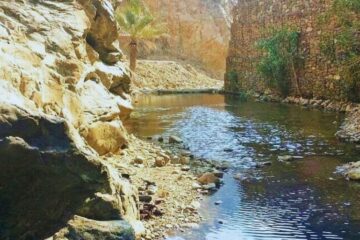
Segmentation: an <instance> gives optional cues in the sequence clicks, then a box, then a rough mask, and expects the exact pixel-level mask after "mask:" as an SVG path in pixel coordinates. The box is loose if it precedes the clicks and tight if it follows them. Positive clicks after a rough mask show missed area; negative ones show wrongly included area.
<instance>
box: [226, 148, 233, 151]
mask: <svg viewBox="0 0 360 240" xmlns="http://www.w3.org/2000/svg"><path fill="white" fill-rule="evenodd" d="M233 151H234V149H231V148H224V152H233Z"/></svg>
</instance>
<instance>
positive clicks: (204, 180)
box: [197, 172, 220, 185]
mask: <svg viewBox="0 0 360 240" xmlns="http://www.w3.org/2000/svg"><path fill="white" fill-rule="evenodd" d="M197 180H198V182H199V183H200V184H202V185H207V184H211V183H214V184H218V183H220V179H219V178H218V177H216V176H215V174H214V173H210V172H208V173H204V174H203V175H201V176H200V177H199V178H198V179H197Z"/></svg>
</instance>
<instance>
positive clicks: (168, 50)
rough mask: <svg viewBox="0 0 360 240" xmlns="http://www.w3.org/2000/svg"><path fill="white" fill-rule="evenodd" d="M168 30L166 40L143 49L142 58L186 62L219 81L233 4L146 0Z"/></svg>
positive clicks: (227, 1)
mask: <svg viewBox="0 0 360 240" xmlns="http://www.w3.org/2000/svg"><path fill="white" fill-rule="evenodd" d="M144 2H145V3H146V4H147V5H148V7H149V9H150V10H151V12H152V13H153V14H154V15H155V16H157V17H159V18H160V20H161V21H164V22H165V23H166V24H167V26H168V35H169V36H168V37H165V38H161V39H159V40H157V41H156V42H155V43H153V44H152V45H149V44H148V45H147V47H145V46H144V48H143V49H142V50H141V51H140V53H141V54H142V55H141V56H142V57H145V58H150V59H151V58H157V59H159V58H164V57H165V58H167V59H169V60H174V59H176V58H180V59H186V60H187V61H192V62H193V63H195V64H196V63H197V64H199V66H200V67H203V68H204V69H206V70H207V71H208V72H209V73H212V74H213V75H214V76H215V77H217V78H219V79H222V78H223V74H224V71H225V59H226V56H227V49H228V43H229V40H230V25H231V21H232V17H231V9H232V6H233V4H234V0H220V1H219V0H184V1H173V0H145V1H144Z"/></svg>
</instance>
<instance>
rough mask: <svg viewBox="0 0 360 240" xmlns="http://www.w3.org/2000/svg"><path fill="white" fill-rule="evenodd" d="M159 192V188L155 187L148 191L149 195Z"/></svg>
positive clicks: (152, 186)
mask: <svg viewBox="0 0 360 240" xmlns="http://www.w3.org/2000/svg"><path fill="white" fill-rule="evenodd" d="M157 191H158V188H157V186H155V185H150V186H149V187H148V189H147V193H148V194H149V195H154V194H155V193H156V192H157Z"/></svg>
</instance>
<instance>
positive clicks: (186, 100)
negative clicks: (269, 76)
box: [126, 94, 360, 240]
mask: <svg viewBox="0 0 360 240" xmlns="http://www.w3.org/2000/svg"><path fill="white" fill-rule="evenodd" d="M343 118H344V115H343V114H339V113H333V112H324V111H320V110H314V109H307V108H303V107H300V106H294V105H285V104H280V103H260V102H255V101H241V100H240V99H239V98H237V97H236V96H224V95H216V94H214V95H211V94H191V95H162V96H156V95H144V96H139V97H138V102H137V103H136V111H135V112H134V113H133V115H132V118H131V119H130V120H129V121H128V122H127V123H126V127H127V128H128V130H129V131H130V132H131V133H134V134H135V135H137V136H139V137H141V138H146V137H148V136H154V135H159V134H161V135H178V136H179V137H181V138H182V139H183V141H184V144H185V145H186V146H187V147H188V148H189V149H190V151H191V152H192V153H193V154H194V155H195V156H196V157H201V158H206V159H210V160H217V161H228V162H229V163H231V166H232V167H231V170H230V171H229V173H227V174H226V175H225V177H224V182H225V184H224V186H223V187H222V188H220V190H219V191H217V192H216V193H214V194H213V195H211V196H209V197H206V198H205V200H204V201H203V202H202V205H203V206H204V207H203V208H202V209H201V215H202V216H203V217H204V219H205V220H204V222H203V223H202V224H201V225H200V228H199V229H194V230H191V231H189V232H185V233H178V234H177V235H176V237H171V238H169V239H172V240H175V239H176V240H177V239H179V240H180V239H186V240H195V239H196V240H202V239H206V240H215V239H216V240H218V239H220V240H242V239H245V240H255V239H259V240H265V239H266V240H270V239H286V240H287V239H354V240H355V239H360V201H359V200H360V183H357V182H349V181H346V180H345V179H344V178H343V177H342V176H340V175H339V174H337V173H336V168H337V167H338V166H340V165H342V164H344V163H347V162H349V161H359V160H360V148H359V146H355V145H353V144H347V143H340V142H339V141H338V140H337V139H336V138H335V136H334V134H335V132H336V131H337V129H338V127H339V126H340V124H341V122H342V120H343ZM226 149H231V151H226ZM224 150H225V151H224ZM284 155H292V156H301V157H302V159H299V160H296V161H294V162H291V163H284V162H280V161H278V156H284ZM267 161H270V162H271V163H272V165H271V166H268V167H264V168H260V169H258V168H256V167H255V166H256V165H257V163H261V162H267ZM234 175H241V176H244V178H243V179H242V180H236V179H235V178H234V177H233V176H234ZM219 200H221V201H222V202H223V203H222V204H221V205H219V206H215V204H214V202H215V201H219ZM219 220H221V221H219ZM220 222H221V223H220Z"/></svg>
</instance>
